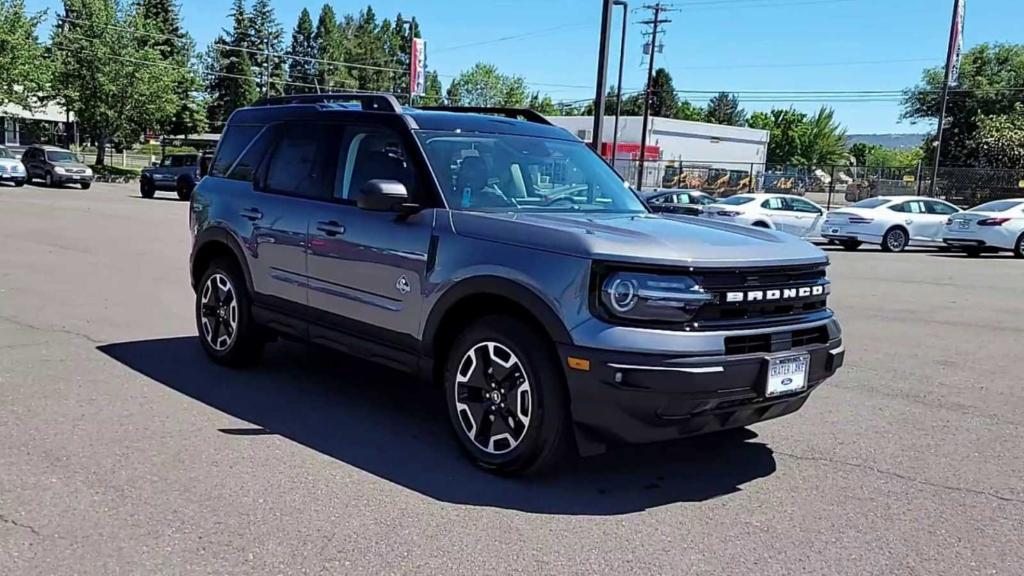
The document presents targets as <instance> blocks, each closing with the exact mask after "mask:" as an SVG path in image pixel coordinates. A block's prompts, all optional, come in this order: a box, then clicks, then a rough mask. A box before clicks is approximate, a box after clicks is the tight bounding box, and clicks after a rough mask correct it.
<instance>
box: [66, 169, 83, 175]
mask: <svg viewBox="0 0 1024 576" xmlns="http://www.w3.org/2000/svg"><path fill="white" fill-rule="evenodd" d="M64 171H65V172H67V173H68V174H85V169H84V168H65V169H64Z"/></svg>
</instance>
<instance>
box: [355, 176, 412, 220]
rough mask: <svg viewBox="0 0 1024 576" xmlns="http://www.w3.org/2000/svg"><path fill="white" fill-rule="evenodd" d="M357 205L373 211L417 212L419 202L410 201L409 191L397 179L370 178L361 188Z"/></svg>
mask: <svg viewBox="0 0 1024 576" xmlns="http://www.w3.org/2000/svg"><path fill="white" fill-rule="evenodd" d="M356 206H358V207H359V208H362V209H363V210H369V211H371V212H401V213H403V214H415V213H416V212H419V211H420V206H419V205H418V204H413V203H410V202H409V191H408V190H406V189H405V184H402V183H401V182H399V181H397V180H369V181H367V182H366V183H365V184H363V186H362V188H360V189H359V198H357V199H356Z"/></svg>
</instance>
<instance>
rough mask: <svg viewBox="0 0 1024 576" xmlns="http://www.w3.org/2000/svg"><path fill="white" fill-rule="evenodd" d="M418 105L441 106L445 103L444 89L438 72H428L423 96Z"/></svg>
mask: <svg viewBox="0 0 1024 576" xmlns="http://www.w3.org/2000/svg"><path fill="white" fill-rule="evenodd" d="M417 103H418V104H420V105H422V106H440V105H441V104H443V103H444V88H443V87H442V86H441V78H440V77H438V75H437V72H427V79H426V82H425V86H424V90H423V96H420V97H419V100H418V101H417Z"/></svg>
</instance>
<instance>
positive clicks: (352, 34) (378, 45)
mask: <svg viewBox="0 0 1024 576" xmlns="http://www.w3.org/2000/svg"><path fill="white" fill-rule="evenodd" d="M345 28H346V24H345V23H344V22H343V24H342V34H343V37H344V38H346V44H347V46H348V47H349V48H350V50H349V51H348V56H349V61H350V62H351V63H354V64H357V65H358V66H359V67H352V69H351V71H350V73H351V74H352V76H353V78H354V79H355V83H356V87H357V88H358V89H360V90H373V91H390V90H391V89H392V87H393V84H392V78H391V72H389V71H388V70H386V68H391V66H388V64H389V62H388V61H387V52H386V50H385V45H386V42H387V41H388V38H387V37H389V36H390V35H391V24H390V22H389V23H388V27H387V29H386V30H382V27H381V25H380V24H378V23H377V14H376V12H374V11H373V7H372V6H367V7H366V8H365V9H364V10H361V11H360V12H359V15H358V16H357V17H356V18H355V19H354V22H353V23H352V24H351V30H350V31H349V30H346V29H345Z"/></svg>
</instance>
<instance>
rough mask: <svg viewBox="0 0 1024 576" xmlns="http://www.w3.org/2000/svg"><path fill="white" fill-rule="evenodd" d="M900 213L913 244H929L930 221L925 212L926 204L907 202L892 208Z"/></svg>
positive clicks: (916, 201)
mask: <svg viewBox="0 0 1024 576" xmlns="http://www.w3.org/2000/svg"><path fill="white" fill-rule="evenodd" d="M890 210H892V211H893V212H898V213H899V214H900V217H901V218H902V219H903V225H904V226H906V228H907V230H908V231H909V232H910V240H911V242H927V241H928V233H929V224H930V222H931V221H930V220H929V218H928V212H927V211H926V210H925V207H924V202H923V201H921V200H907V201H906V202H903V203H900V204H897V205H896V206H893V207H892V208H890Z"/></svg>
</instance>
